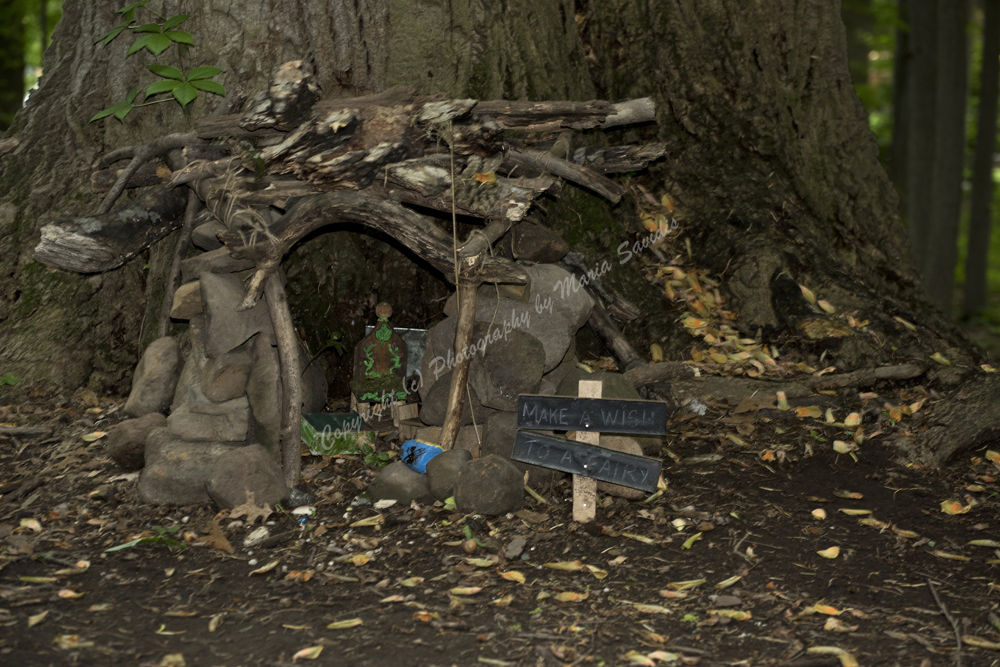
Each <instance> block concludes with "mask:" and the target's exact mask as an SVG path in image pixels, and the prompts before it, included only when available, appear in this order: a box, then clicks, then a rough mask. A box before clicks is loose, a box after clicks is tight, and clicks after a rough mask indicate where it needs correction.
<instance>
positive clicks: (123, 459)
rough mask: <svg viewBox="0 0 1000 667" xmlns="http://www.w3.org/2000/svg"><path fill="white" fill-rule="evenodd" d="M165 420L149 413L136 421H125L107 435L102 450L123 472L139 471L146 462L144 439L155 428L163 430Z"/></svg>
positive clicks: (160, 416) (158, 414)
mask: <svg viewBox="0 0 1000 667" xmlns="http://www.w3.org/2000/svg"><path fill="white" fill-rule="evenodd" d="M166 425H167V418H166V417H164V416H163V414H161V413H159V412H150V413H149V414H148V415H144V416H142V417H139V418H138V419H126V420H125V421H123V422H121V423H120V424H118V425H117V426H115V427H114V428H113V429H111V432H110V433H108V439H107V441H105V444H104V449H105V450H106V451H107V452H108V455H109V456H110V457H111V459H112V460H113V461H114V462H115V463H117V464H118V465H119V467H121V468H124V469H125V470H140V469H141V468H142V466H143V465H144V464H145V460H146V454H145V451H146V438H147V436H149V432H150V431H152V430H153V429H155V428H164V427H166Z"/></svg>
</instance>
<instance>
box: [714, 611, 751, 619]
mask: <svg viewBox="0 0 1000 667" xmlns="http://www.w3.org/2000/svg"><path fill="white" fill-rule="evenodd" d="M708 613H709V615H710V616H725V617H726V618H731V619H733V620H734V621H749V620H750V619H751V618H753V614H751V613H750V612H749V611H743V610H741V609H709V610H708Z"/></svg>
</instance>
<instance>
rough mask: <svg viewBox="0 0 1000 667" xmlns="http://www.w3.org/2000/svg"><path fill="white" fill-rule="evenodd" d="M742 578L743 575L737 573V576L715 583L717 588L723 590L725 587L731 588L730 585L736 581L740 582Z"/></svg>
mask: <svg viewBox="0 0 1000 667" xmlns="http://www.w3.org/2000/svg"><path fill="white" fill-rule="evenodd" d="M742 578H743V577H741V576H740V575H736V576H735V577H729V578H728V579H724V580H723V581H720V582H719V583H717V584H716V585H715V588H716V589H718V590H720V591H721V590H722V589H724V588H729V587H730V586H732V585H733V584H735V583H736V582H738V581H739V580H740V579H742Z"/></svg>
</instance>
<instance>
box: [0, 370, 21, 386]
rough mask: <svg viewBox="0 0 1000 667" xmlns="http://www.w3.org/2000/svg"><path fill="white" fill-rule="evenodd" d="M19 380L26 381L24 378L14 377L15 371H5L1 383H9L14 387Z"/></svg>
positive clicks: (0, 378) (0, 379)
mask: <svg viewBox="0 0 1000 667" xmlns="http://www.w3.org/2000/svg"><path fill="white" fill-rule="evenodd" d="M18 382H24V380H23V379H22V378H16V377H14V374H13V373H4V375H3V377H0V385H5V384H9V385H10V386H12V387H13V386H14V385H15V384H17V383H18Z"/></svg>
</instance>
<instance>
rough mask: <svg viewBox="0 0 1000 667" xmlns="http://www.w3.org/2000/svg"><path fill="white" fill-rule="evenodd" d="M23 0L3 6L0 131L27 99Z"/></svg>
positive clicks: (0, 21)
mask: <svg viewBox="0 0 1000 667" xmlns="http://www.w3.org/2000/svg"><path fill="white" fill-rule="evenodd" d="M24 10H25V3H24V0H13V1H7V2H4V3H3V4H2V5H0V132H2V131H3V130H6V129H7V128H8V127H10V123H11V121H12V120H14V114H15V113H17V112H18V110H19V109H20V108H21V104H22V102H23V100H24Z"/></svg>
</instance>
